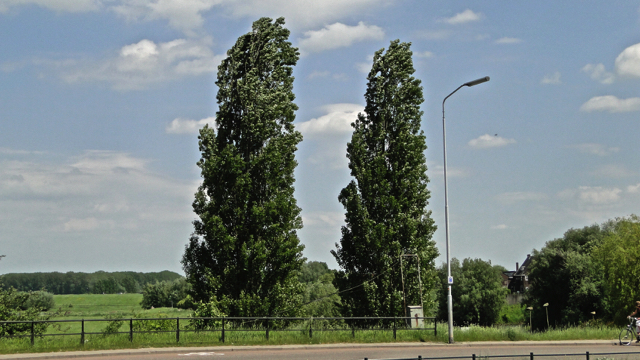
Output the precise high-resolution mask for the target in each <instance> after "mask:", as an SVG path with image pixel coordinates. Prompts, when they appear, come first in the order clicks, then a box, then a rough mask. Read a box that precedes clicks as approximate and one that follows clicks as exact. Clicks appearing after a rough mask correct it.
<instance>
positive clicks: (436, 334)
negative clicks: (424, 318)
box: [433, 318, 438, 336]
mask: <svg viewBox="0 0 640 360" xmlns="http://www.w3.org/2000/svg"><path fill="white" fill-rule="evenodd" d="M433 336H438V321H437V320H436V318H433Z"/></svg>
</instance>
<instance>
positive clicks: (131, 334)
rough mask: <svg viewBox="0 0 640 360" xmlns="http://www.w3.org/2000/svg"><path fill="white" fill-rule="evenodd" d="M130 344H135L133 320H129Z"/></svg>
mask: <svg viewBox="0 0 640 360" xmlns="http://www.w3.org/2000/svg"><path fill="white" fill-rule="evenodd" d="M129 342H133V318H129Z"/></svg>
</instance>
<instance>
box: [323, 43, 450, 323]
mask: <svg viewBox="0 0 640 360" xmlns="http://www.w3.org/2000/svg"><path fill="white" fill-rule="evenodd" d="M414 72H415V70H414V68H413V60H412V52H411V50H410V43H401V42H400V41H399V40H395V41H392V42H391V44H390V45H389V48H388V49H387V50H386V52H385V49H380V50H379V51H377V52H376V53H375V54H374V56H373V66H372V68H371V71H370V72H369V75H368V76H367V80H368V83H367V90H366V93H365V100H366V106H365V109H364V113H360V114H358V117H357V119H355V122H354V123H352V126H353V128H354V131H353V135H352V137H351V141H350V142H349V143H348V144H347V158H348V159H349V169H350V170H351V176H352V177H353V178H354V179H353V180H352V181H351V182H350V183H349V184H348V185H347V186H346V187H345V188H344V189H342V191H341V192H340V196H339V197H338V200H339V201H340V203H341V204H342V205H343V206H344V208H345V210H346V215H345V222H346V225H345V226H343V227H342V238H341V239H340V244H336V247H337V249H336V250H334V251H332V254H333V255H334V257H335V258H336V261H337V262H338V265H339V266H340V268H341V270H340V272H339V273H338V274H337V276H336V279H335V282H334V283H335V284H336V286H337V288H339V289H340V290H342V291H346V290H347V289H351V290H349V291H346V292H344V293H342V294H341V297H342V305H343V307H342V310H343V311H342V313H343V315H344V316H395V315H397V316H403V315H404V308H403V284H402V278H401V272H400V261H399V257H400V255H402V254H405V253H407V254H409V253H410V254H416V255H419V259H420V269H421V279H422V283H423V289H424V291H425V295H426V294H428V293H429V291H430V290H431V289H433V286H434V280H435V266H434V259H435V258H436V256H437V255H438V251H437V250H436V248H435V243H434V242H433V241H432V240H431V237H432V235H433V233H434V231H435V229H436V227H435V225H434V222H433V220H432V219H431V212H430V211H427V210H426V206H427V204H428V200H429V197H430V193H429V190H427V183H428V181H429V179H428V177H427V175H426V171H427V166H426V162H425V156H424V151H425V150H426V148H427V146H426V142H425V136H424V134H423V132H422V131H421V130H420V122H421V117H422V114H423V113H422V111H420V104H422V102H423V101H424V100H423V95H422V87H421V86H420V80H418V79H416V78H414V77H413V76H412V75H413V73H414ZM404 265H405V266H404V267H403V269H402V270H403V272H404V275H405V276H404V279H405V284H404V285H405V292H404V293H405V294H406V297H407V301H408V304H407V305H416V304H420V291H419V288H418V273H417V266H416V263H415V261H413V262H411V261H409V259H407V261H405V262H404ZM424 299H425V300H427V302H428V301H429V299H430V297H429V296H424Z"/></svg>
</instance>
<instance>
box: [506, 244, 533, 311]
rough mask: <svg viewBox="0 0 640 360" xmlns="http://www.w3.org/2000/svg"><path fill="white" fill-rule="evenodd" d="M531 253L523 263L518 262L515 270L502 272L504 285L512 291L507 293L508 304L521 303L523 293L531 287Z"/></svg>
mask: <svg viewBox="0 0 640 360" xmlns="http://www.w3.org/2000/svg"><path fill="white" fill-rule="evenodd" d="M530 264H531V255H527V258H526V259H525V260H524V262H523V263H522V265H520V264H518V263H516V270H515V271H505V272H503V273H502V286H503V287H506V288H508V289H509V290H510V291H511V293H510V294H509V295H507V299H506V301H507V304H509V305H514V304H519V303H520V302H521V301H522V295H523V294H524V292H525V291H527V289H528V288H529V265H530Z"/></svg>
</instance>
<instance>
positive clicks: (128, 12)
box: [110, 0, 223, 36]
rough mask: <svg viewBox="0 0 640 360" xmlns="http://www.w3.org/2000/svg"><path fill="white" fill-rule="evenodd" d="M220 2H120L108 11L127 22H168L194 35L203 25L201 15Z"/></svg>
mask: <svg viewBox="0 0 640 360" xmlns="http://www.w3.org/2000/svg"><path fill="white" fill-rule="evenodd" d="M222 2H223V1H221V0H189V1H184V0H154V1H150V0H121V1H120V2H119V4H117V5H114V6H112V7H111V8H110V9H111V10H112V11H113V12H115V13H116V14H118V15H120V16H122V17H124V18H125V19H127V20H129V21H133V20H158V19H163V20H168V21H169V25H170V26H171V27H173V28H175V29H178V30H181V31H183V32H184V33H185V34H187V35H190V36H193V35H195V32H194V29H199V28H201V27H202V24H203V23H204V19H203V17H202V13H204V12H207V11H209V10H211V9H212V8H213V7H214V6H216V5H219V4H220V3H222Z"/></svg>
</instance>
